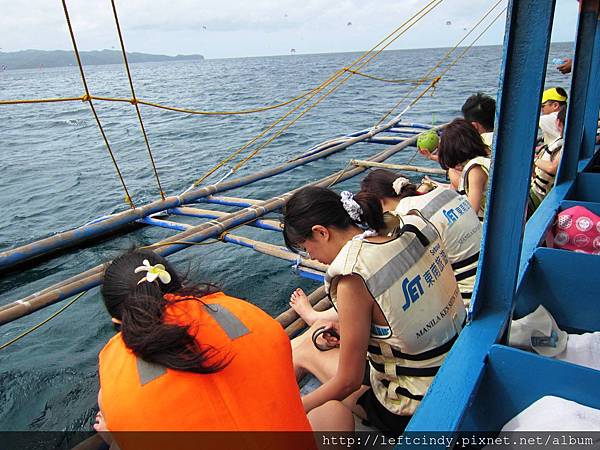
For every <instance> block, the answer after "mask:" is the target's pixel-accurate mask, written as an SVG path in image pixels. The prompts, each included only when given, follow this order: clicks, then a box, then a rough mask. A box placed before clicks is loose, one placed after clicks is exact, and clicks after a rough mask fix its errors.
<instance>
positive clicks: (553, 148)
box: [531, 137, 563, 202]
mask: <svg viewBox="0 0 600 450" xmlns="http://www.w3.org/2000/svg"><path fill="white" fill-rule="evenodd" d="M562 146H563V140H562V138H560V137H559V138H558V139H556V140H555V141H554V142H551V143H550V144H549V145H544V146H543V147H542V149H541V150H540V154H539V156H538V157H537V158H536V160H537V159H539V160H541V161H552V160H553V159H554V158H557V157H558V153H559V152H560V151H561V150H562ZM555 178H556V174H554V175H553V174H551V173H548V172H546V171H544V170H543V169H540V168H539V167H538V166H534V170H533V178H532V180H531V191H532V193H533V194H534V195H535V196H536V197H537V199H538V200H539V202H541V201H542V200H543V199H544V197H546V195H547V194H548V192H550V189H552V186H554V179H555Z"/></svg>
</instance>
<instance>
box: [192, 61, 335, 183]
mask: <svg viewBox="0 0 600 450" xmlns="http://www.w3.org/2000/svg"><path fill="white" fill-rule="evenodd" d="M342 73H344V71H343V70H338V71H337V72H336V73H335V74H334V75H332V76H331V77H329V79H328V80H326V81H325V82H324V83H322V84H321V85H319V86H318V87H317V88H315V89H313V90H312V91H311V92H310V95H309V96H308V98H306V99H305V100H303V101H302V102H301V103H300V104H298V105H296V106H294V108H292V109H291V110H290V111H288V112H286V113H285V114H284V115H283V116H282V117H280V118H279V119H277V120H275V121H274V122H273V123H271V124H270V125H269V126H268V127H267V128H265V129H264V130H263V131H261V132H260V133H259V134H258V135H256V136H255V137H254V138H252V139H251V140H250V141H248V142H246V144H244V145H243V146H242V147H240V148H239V149H238V150H236V151H235V152H233V153H231V154H230V155H229V156H227V157H226V158H224V159H222V160H221V161H220V162H219V163H217V164H216V165H215V166H213V167H212V168H211V169H210V170H208V171H207V172H206V173H205V174H204V175H202V176H201V177H200V178H198V179H197V180H196V181H194V183H193V184H192V186H194V187H195V186H198V185H199V184H200V183H202V182H203V181H204V180H205V179H206V178H208V177H209V176H210V175H212V174H213V173H214V172H216V171H217V170H218V169H219V168H221V167H222V166H224V165H225V164H227V163H228V162H229V161H231V160H232V159H233V158H235V157H236V156H237V155H239V154H240V153H241V152H243V151H244V150H245V149H246V148H248V147H249V146H250V145H252V144H253V143H255V142H256V141H257V140H258V139H260V138H261V137H262V136H264V135H265V134H267V133H268V132H269V131H270V130H272V129H273V128H274V127H275V126H277V124H279V123H280V122H282V121H283V120H284V119H285V118H287V117H288V116H290V115H291V114H292V113H293V112H294V111H296V110H298V108H300V107H302V106H303V105H304V104H306V102H308V101H309V100H311V99H312V98H313V97H314V96H315V95H317V94H318V93H319V92H320V91H322V90H323V89H324V88H325V87H327V86H328V85H329V84H331V83H333V82H334V81H335V80H336V79H337V78H338V77H339V76H340V75H341V74H342Z"/></svg>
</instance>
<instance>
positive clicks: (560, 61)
mask: <svg viewBox="0 0 600 450" xmlns="http://www.w3.org/2000/svg"><path fill="white" fill-rule="evenodd" d="M565 62H566V61H565V60H564V59H561V58H552V64H554V65H555V66H560V65H562V64H564V63H565Z"/></svg>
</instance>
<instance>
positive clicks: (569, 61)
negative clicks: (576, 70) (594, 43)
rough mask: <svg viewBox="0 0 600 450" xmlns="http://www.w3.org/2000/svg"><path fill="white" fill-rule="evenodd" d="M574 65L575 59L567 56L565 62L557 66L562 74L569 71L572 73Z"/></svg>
mask: <svg viewBox="0 0 600 450" xmlns="http://www.w3.org/2000/svg"><path fill="white" fill-rule="evenodd" d="M572 66H573V60H572V59H571V58H567V59H565V62H564V63H562V64H561V65H560V66H557V67H556V68H557V69H558V71H559V72H560V73H562V74H567V73H571V68H572Z"/></svg>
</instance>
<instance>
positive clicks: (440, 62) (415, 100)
mask: <svg viewBox="0 0 600 450" xmlns="http://www.w3.org/2000/svg"><path fill="white" fill-rule="evenodd" d="M503 1H504V0H498V1H497V2H496V3H495V4H494V6H492V7H491V8H490V9H489V10H488V12H486V13H485V14H484V15H483V16H482V17H481V19H479V21H478V22H477V23H476V24H475V25H474V26H473V27H472V28H471V29H470V30H469V31H468V32H467V33H466V34H465V35H464V36H463V37H462V38H461V39H460V40H459V41H458V42H457V43H456V44H455V45H454V47H452V48H451V49H450V50H448V51H447V52H446V54H445V55H444V56H443V57H442V58H441V59H440V60H439V61H438V62H437V63H436V64H435V65H434V66H433V67H432V68H431V69H430V70H429V71H428V72H427V73H426V74H425V76H424V77H423V79H424V80H426V79H430V77H431V76H432V75H433V73H434V72H435V71H436V70H437V69H438V68H439V67H440V66H441V65H442V64H443V63H444V61H446V60H447V59H448V58H449V57H450V55H451V54H452V53H453V52H454V51H455V50H456V49H457V48H458V46H459V45H460V44H462V43H463V42H464V41H465V40H466V39H467V37H469V35H470V34H471V33H473V32H474V31H475V29H476V28H477V27H478V26H479V25H480V24H481V23H482V22H483V21H484V20H485V19H486V18H487V17H488V16H489V15H490V14H491V13H492V11H494V9H496V8H497V7H498V5H499V4H500V3H502V2H503ZM505 11H506V7H505V8H504V9H503V10H502V11H500V13H499V14H498V15H497V16H496V17H495V18H494V19H493V20H492V21H491V23H490V24H489V25H488V26H487V27H486V28H485V29H484V30H483V31H482V32H481V33H480V34H479V35H478V36H477V37H476V38H475V40H474V41H473V42H471V44H470V45H469V46H467V47H466V49H465V50H464V51H463V52H462V53H461V54H460V55H459V56H458V57H457V58H456V59H455V60H454V62H452V63H451V64H450V65H448V67H446V68H445V69H444V71H442V73H441V75H439V76H438V77H435V78H434V79H437V81H439V80H440V79H441V78H442V77H443V76H444V75H445V74H446V73H447V72H448V70H450V69H451V68H452V67H453V66H454V65H455V64H456V63H457V62H458V61H459V60H460V59H461V58H462V57H463V56H464V55H465V53H466V52H467V51H468V50H469V49H470V48H471V47H472V46H473V45H474V44H475V43H476V42H477V41H478V40H479V38H480V37H481V36H482V35H483V34H484V33H485V32H486V31H487V30H488V29H489V28H490V27H491V26H492V25H493V24H494V23H495V22H496V20H498V18H499V17H500V15H502V13H504V12H505ZM437 81H436V83H437ZM421 84H422V83H418V84H417V85H416V86H414V87H413V88H412V89H411V90H410V91H409V92H408V93H407V94H406V95H405V96H404V97H403V98H402V99H401V100H400V101H399V102H398V103H396V104H395V105H394V107H393V108H392V109H391V110H390V111H388V112H387V113H386V114H385V115H384V116H383V117H382V118H381V119H379V121H378V122H377V123H376V124H375V127H377V126H378V125H380V124H381V123H382V122H383V121H384V120H385V119H387V118H388V117H389V116H390V115H391V114H392V113H393V112H394V111H395V110H396V109H397V108H398V107H399V106H400V105H401V104H402V103H404V102H405V101H406V100H407V99H408V98H409V97H410V96H411V95H412V94H413V92H415V91H416V90H417V88H418V87H419V86H420V85H421ZM423 95H424V93H422V94H421V95H420V96H418V97H417V98H416V99H414V100H413V101H412V102H411V103H410V104H409V105H408V106H407V107H406V108H405V109H404V110H403V111H402V112H401V113H400V115H402V114H404V113H405V112H406V111H408V109H410V108H411V107H412V106H414V104H415V103H416V102H417V101H418V100H420V98H421V97H422V96H423Z"/></svg>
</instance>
